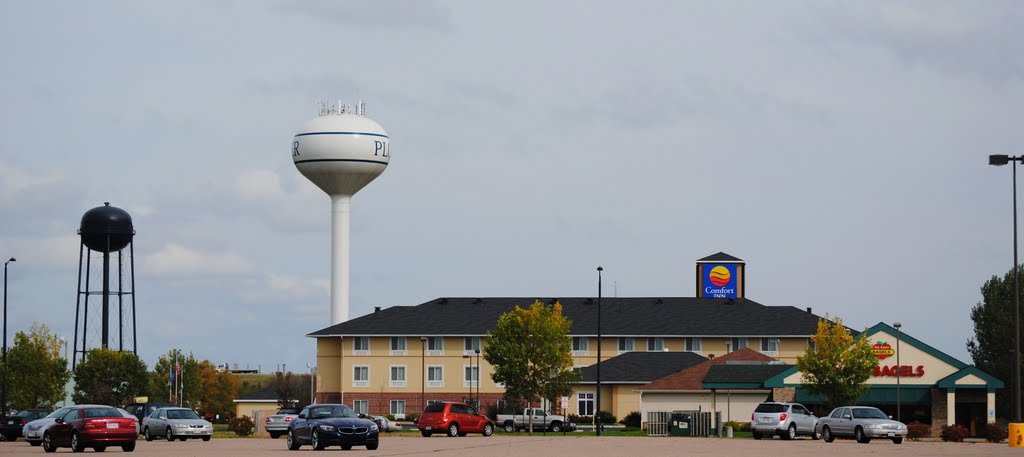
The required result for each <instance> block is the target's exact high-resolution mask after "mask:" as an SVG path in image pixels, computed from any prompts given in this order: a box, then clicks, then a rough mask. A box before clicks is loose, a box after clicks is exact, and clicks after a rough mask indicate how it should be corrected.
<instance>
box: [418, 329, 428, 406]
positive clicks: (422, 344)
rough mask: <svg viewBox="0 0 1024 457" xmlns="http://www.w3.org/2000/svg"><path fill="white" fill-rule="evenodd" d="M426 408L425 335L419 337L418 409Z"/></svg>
mask: <svg viewBox="0 0 1024 457" xmlns="http://www.w3.org/2000/svg"><path fill="white" fill-rule="evenodd" d="M426 408H427V337H425V336H421V337H420V411H423V410H424V409H426Z"/></svg>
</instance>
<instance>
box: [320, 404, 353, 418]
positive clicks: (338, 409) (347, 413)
mask: <svg viewBox="0 0 1024 457" xmlns="http://www.w3.org/2000/svg"><path fill="white" fill-rule="evenodd" d="M328 417H357V416H356V413H355V411H352V410H351V409H350V408H349V407H347V406H313V407H310V408H309V418H310V419H324V418H328Z"/></svg>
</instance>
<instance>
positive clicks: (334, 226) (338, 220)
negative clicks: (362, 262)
mask: <svg viewBox="0 0 1024 457" xmlns="http://www.w3.org/2000/svg"><path fill="white" fill-rule="evenodd" d="M351 214H352V196H351V195H332V196H331V325H334V324H340V323H342V322H345V321H347V320H348V293H349V282H348V273H349V261H348V256H349V252H350V249H349V247H350V243H349V218H350V217H351Z"/></svg>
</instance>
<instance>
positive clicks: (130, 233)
mask: <svg viewBox="0 0 1024 457" xmlns="http://www.w3.org/2000/svg"><path fill="white" fill-rule="evenodd" d="M78 234H79V235H80V236H81V237H82V244H81V246H80V247H79V249H78V300H77V302H76V304H75V344H74V349H75V350H74V354H75V355H74V357H73V358H72V361H71V368H72V369H74V367H75V364H76V362H77V361H78V360H84V359H85V354H86V352H87V351H88V350H89V343H90V341H91V342H93V343H95V337H92V338H90V336H91V335H92V334H90V332H89V328H90V325H89V324H90V321H89V309H90V307H89V298H90V297H91V296H95V295H99V296H100V298H101V306H102V308H101V310H100V311H101V313H100V314H101V317H100V329H101V330H100V340H99V347H101V348H104V349H110V348H111V345H110V334H111V332H110V305H111V303H110V301H111V300H110V298H111V296H114V297H115V298H116V299H117V314H118V316H117V337H118V340H117V350H119V351H124V350H125V337H126V336H128V337H129V338H130V342H129V343H130V345H131V348H130V349H129V350H130V351H132V352H133V353H135V354H138V344H137V342H136V329H135V247H134V245H133V243H132V240H133V239H134V238H135V227H133V226H132V216H131V215H129V214H128V212H127V211H125V210H123V209H121V208H118V207H116V206H110V203H107V202H104V203H103V206H97V207H95V208H93V209H90V210H89V211H86V212H85V214H84V215H83V216H82V225H81V227H79V229H78ZM125 248H128V253H127V257H128V259H127V266H128V270H127V271H126V270H125V263H126V261H125V257H126V254H125V252H124V251H125ZM93 252H98V253H101V254H103V256H102V264H103V265H102V267H103V277H102V285H101V287H100V290H92V289H91V287H95V286H91V285H90V278H91V276H92V263H93V262H92V260H93V259H92V253H93ZM115 253H116V254H117V271H116V275H115V279H116V280H117V284H116V289H114V290H112V289H111V274H110V273H111V272H110V260H111V259H110V256H111V254H115ZM83 269H84V272H85V281H84V282H83V280H82V272H83ZM126 279H127V281H126ZM125 282H127V283H128V289H127V290H126V289H125ZM93 306H96V304H95V303H93ZM94 314H95V313H94ZM80 315H81V321H79V316H80ZM127 317H130V319H131V323H130V325H131V332H130V334H129V335H126V332H127V331H128V329H127V328H126V322H125V321H126V318H127ZM93 320H94V321H95V316H94V319H93ZM79 322H81V325H80V324H79ZM79 330H81V338H79ZM94 333H95V330H94V331H93V334H94Z"/></svg>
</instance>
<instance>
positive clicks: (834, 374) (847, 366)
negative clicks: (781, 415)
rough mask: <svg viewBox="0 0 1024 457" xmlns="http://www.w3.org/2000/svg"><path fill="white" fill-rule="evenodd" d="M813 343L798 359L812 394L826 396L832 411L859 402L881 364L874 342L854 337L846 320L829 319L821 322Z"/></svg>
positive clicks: (819, 321) (806, 385)
mask: <svg viewBox="0 0 1024 457" xmlns="http://www.w3.org/2000/svg"><path fill="white" fill-rule="evenodd" d="M811 341H812V342H813V345H812V346H811V347H808V348H807V350H806V351H805V352H804V355H802V356H800V357H798V358H797V359H796V366H797V368H798V369H799V370H800V372H801V373H803V377H804V386H805V387H806V388H807V390H808V392H810V393H811V394H815V395H823V396H824V397H825V399H826V400H825V406H826V407H828V408H834V407H836V406H840V405H848V404H853V403H854V402H856V401H857V398H859V397H860V396H861V395H862V394H863V393H864V392H866V391H867V389H868V385H867V384H866V383H865V381H867V379H868V377H869V376H871V370H872V369H873V368H874V367H875V366H876V365H878V359H877V358H876V357H875V355H874V354H872V353H871V343H869V342H868V339H867V338H866V337H865V336H864V335H863V334H861V335H858V336H856V337H855V336H853V334H852V333H851V332H850V330H848V329H847V328H846V327H844V326H843V320H842V319H840V318H835V319H834V320H831V321H830V320H829V319H828V316H826V318H825V319H818V332H817V334H815V335H814V336H812V337H811Z"/></svg>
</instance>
